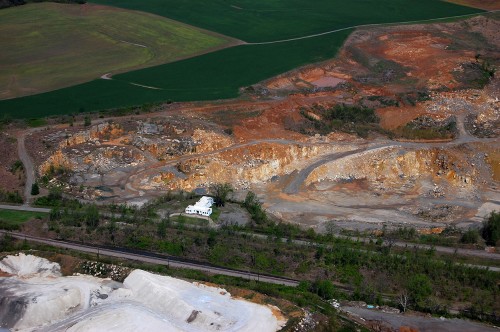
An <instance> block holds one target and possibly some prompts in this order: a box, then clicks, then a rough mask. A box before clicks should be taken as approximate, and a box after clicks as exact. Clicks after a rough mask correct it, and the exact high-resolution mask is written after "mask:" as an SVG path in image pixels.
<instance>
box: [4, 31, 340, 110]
mask: <svg viewBox="0 0 500 332" xmlns="http://www.w3.org/2000/svg"><path fill="white" fill-rule="evenodd" d="M349 33H350V31H343V32H341V33H338V34H331V35H325V36H321V37H317V38H311V39H306V40H301V41H295V42H288V43H281V44H271V45H241V46H236V47H232V48H227V49H223V50H220V51H217V52H213V53H209V54H205V55H202V56H198V57H195V58H190V59H186V60H182V61H177V62H173V63H169V64H165V65H161V66H156V67H153V68H148V69H143V70H138V71H133V72H129V73H125V74H121V75H117V76H115V77H114V78H113V80H95V81H92V82H89V83H85V84H82V85H78V86H75V87H71V88H66V89H61V90H57V91H53V92H49V93H44V94H39V95H33V96H29V97H24V98H19V99H11V100H4V101H1V102H0V109H2V110H3V112H5V113H9V114H10V115H11V116H13V117H20V118H22V117H40V116H43V115H44V114H45V115H46V114H64V113H72V112H79V111H90V110H99V109H106V108H114V107H125V106H130V105H139V104H142V103H146V102H156V101H165V100H173V101H189V100H215V99H222V98H232V97H236V96H237V95H238V88H239V87H242V86H246V85H250V84H253V83H256V82H259V81H261V80H264V79H266V78H268V77H272V76H274V75H277V74H280V73H282V72H285V71H288V70H291V69H293V68H295V67H298V66H301V65H304V64H307V63H310V62H317V61H322V60H325V59H328V58H331V57H333V56H334V55H335V54H336V52H337V50H338V49H339V47H340V46H341V45H342V43H343V41H344V39H345V38H346V37H347V36H348V34H349ZM130 82H132V83H135V84H141V85H145V86H152V87H156V88H159V89H149V88H144V87H140V86H136V85H132V84H130Z"/></svg>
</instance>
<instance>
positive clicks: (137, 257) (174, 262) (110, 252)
mask: <svg viewBox="0 0 500 332" xmlns="http://www.w3.org/2000/svg"><path fill="white" fill-rule="evenodd" d="M0 234H5V235H10V236H12V237H14V238H16V239H20V240H26V241H30V242H36V243H42V244H48V245H51V246H54V247H59V248H64V249H71V250H76V251H80V252H85V253H91V254H97V255H102V256H108V257H116V258H124V259H130V260H134V261H140V262H144V263H150V264H157V265H165V266H168V267H174V268H183V269H191V270H197V271H203V272H207V273H211V274H222V275H226V276H231V277H238V278H242V279H247V280H255V281H260V282H267V283H271V284H278V285H285V286H292V287H296V286H297V285H298V284H299V281H298V280H294V279H289V278H283V277H277V276H272V275H268V274H260V273H255V272H250V271H243V270H235V269H228V268H224V267H220V266H214V265H210V264H206V263H202V262H196V261H191V260H183V259H179V258H177V257H173V256H163V255H159V254H155V253H149V252H142V251H134V250H130V249H125V248H110V247H103V246H93V245H86V244H80V243H75V242H67V241H61V240H53V239H47V238H41V237H35V236H31V235H27V234H23V233H18V232H8V231H3V230H0Z"/></svg>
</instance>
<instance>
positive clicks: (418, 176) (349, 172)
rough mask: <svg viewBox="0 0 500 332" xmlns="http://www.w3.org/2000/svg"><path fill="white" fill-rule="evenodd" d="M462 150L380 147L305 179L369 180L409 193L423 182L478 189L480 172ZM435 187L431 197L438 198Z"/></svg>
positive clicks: (377, 185)
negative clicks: (475, 183) (476, 185)
mask: <svg viewBox="0 0 500 332" xmlns="http://www.w3.org/2000/svg"><path fill="white" fill-rule="evenodd" d="M461 157H463V154H462V153H460V151H450V150H441V149H428V150H427V149H425V150H414V151H405V150H400V149H399V148H391V147H388V148H380V149H378V150H373V151H369V152H364V153H361V154H358V155H356V156H350V157H346V158H343V159H341V160H337V161H335V162H331V163H328V164H325V165H323V166H320V167H318V168H317V169H316V170H314V171H313V172H312V173H311V174H310V175H309V177H308V178H307V179H306V182H305V184H306V185H310V184H313V183H315V182H319V181H322V180H335V181H349V180H355V179H367V180H368V181H369V183H370V184H371V186H372V188H373V189H379V190H384V191H385V190H391V189H402V188H406V190H408V189H410V188H415V187H416V186H417V184H418V182H419V181H420V180H424V179H425V180H428V181H430V182H432V183H434V184H435V183H441V182H442V183H443V184H444V185H451V186H455V187H461V188H462V189H464V188H465V189H469V190H470V191H471V192H472V191H474V190H475V188H476V187H475V185H474V182H475V181H476V177H477V175H478V174H477V170H476V168H475V167H474V165H473V162H472V161H470V160H467V159H466V158H461ZM437 186H438V185H437V184H435V185H434V188H433V189H430V191H431V193H430V194H431V195H434V196H439V190H438V189H437V188H436V187H437Z"/></svg>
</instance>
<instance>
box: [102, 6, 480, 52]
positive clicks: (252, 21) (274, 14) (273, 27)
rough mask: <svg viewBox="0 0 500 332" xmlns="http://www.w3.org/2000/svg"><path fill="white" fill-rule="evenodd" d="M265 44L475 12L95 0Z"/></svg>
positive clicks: (434, 8) (452, 8) (440, 8)
mask: <svg viewBox="0 0 500 332" xmlns="http://www.w3.org/2000/svg"><path fill="white" fill-rule="evenodd" d="M94 2H97V3H100V4H105V5H110V6H116V7H121V8H129V9H135V10H141V11H146V12H150V13H155V14H158V15H161V16H165V17H170V18H172V19H174V20H178V21H181V22H186V23H189V24H192V25H194V26H199V27H202V28H205V29H207V30H211V31H216V32H219V33H222V34H224V35H228V36H232V37H235V38H239V39H242V40H244V41H246V42H262V41H272V40H278V39H286V38H295V37H301V36H306V35H310V34H316V33H321V32H325V31H330V30H335V29H339V28H344V27H349V26H354V25H360V24H371V23H390V22H401V21H411V20H422V19H428V18H436V17H445V16H451V15H464V14H470V13H474V12H477V10H474V9H472V8H468V7H460V6H457V5H454V4H451V3H447V2H443V1H439V0H418V1H416V0H350V1H345V0H313V1H304V0H232V1H227V0H211V1H206V0H148V1H143V0H94Z"/></svg>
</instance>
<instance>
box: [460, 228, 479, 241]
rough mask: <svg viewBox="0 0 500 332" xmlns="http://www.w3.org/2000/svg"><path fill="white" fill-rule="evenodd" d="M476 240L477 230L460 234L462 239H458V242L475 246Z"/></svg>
mask: <svg viewBox="0 0 500 332" xmlns="http://www.w3.org/2000/svg"><path fill="white" fill-rule="evenodd" d="M478 240H479V232H478V231H477V229H469V230H468V231H467V232H465V233H464V234H462V237H461V238H460V242H462V243H469V244H475V243H477V241H478Z"/></svg>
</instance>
